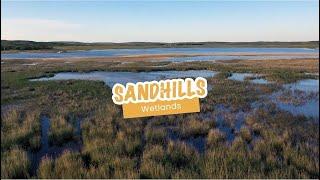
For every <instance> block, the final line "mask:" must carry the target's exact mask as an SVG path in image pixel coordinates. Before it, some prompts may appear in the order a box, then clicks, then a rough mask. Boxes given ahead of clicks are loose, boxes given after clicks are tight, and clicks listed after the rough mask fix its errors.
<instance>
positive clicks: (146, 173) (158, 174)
mask: <svg viewBox="0 0 320 180" xmlns="http://www.w3.org/2000/svg"><path fill="white" fill-rule="evenodd" d="M165 157H166V152H165V150H164V148H163V147H162V146H160V145H150V146H147V147H146V149H145V150H144V152H143V156H142V162H141V167H140V171H141V172H140V173H141V175H140V176H141V178H169V177H170V173H169V172H170V170H168V166H165V164H164V161H165Z"/></svg>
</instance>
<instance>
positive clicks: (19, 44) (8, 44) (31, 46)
mask: <svg viewBox="0 0 320 180" xmlns="http://www.w3.org/2000/svg"><path fill="white" fill-rule="evenodd" d="M200 47H208V48H209V47H211V48H227V47H256V48H262V47H269V48H272V47H274V48H275V47H283V48H284V47H286V48H319V41H306V42H264V41H261V42H177V43H160V42H127V43H107V42H96V43H83V42H68V41H56V42H35V41H18V40H17V41H11V40H10V41H9V40H1V51H6V50H18V51H19V50H89V49H115V48H128V49H130V48H200Z"/></svg>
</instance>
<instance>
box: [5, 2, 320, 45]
mask: <svg viewBox="0 0 320 180" xmlns="http://www.w3.org/2000/svg"><path fill="white" fill-rule="evenodd" d="M318 32H319V2H318V1H317V0H309V1H288V0H286V1H196V0H195V1H190V0H189V1H181V0H178V1H177V0H176V1H165V0H162V1H154V0H151V1H135V0H131V1H121V0H118V1H115V0H109V1H107V0H106V1H102V0H100V1H92V0H91V1H77V0H73V1H61V0H60V1H53V0H50V1H48V0H44V1H26V0H24V1H23V0H20V1H12V0H2V1H1V39H2V40H4V39H6V40H34V41H82V42H144V41H145V42H187V41H193V42H196V41H198V42H199V41H233V42H237V41H246V42H247V41H312V40H319V33H318Z"/></svg>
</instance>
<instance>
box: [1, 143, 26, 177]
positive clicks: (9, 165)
mask: <svg viewBox="0 0 320 180" xmlns="http://www.w3.org/2000/svg"><path fill="white" fill-rule="evenodd" d="M29 170H30V161H29V159H28V155H27V152H26V151H24V150H22V149H20V148H13V149H11V150H9V151H7V152H4V153H1V178H3V179H14V178H29V177H30V175H29Z"/></svg>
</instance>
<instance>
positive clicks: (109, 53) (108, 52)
mask: <svg viewBox="0 0 320 180" xmlns="http://www.w3.org/2000/svg"><path fill="white" fill-rule="evenodd" d="M210 53H286V54H291V53H293V55H294V53H311V54H310V55H313V56H318V53H319V50H317V49H307V48H149V49H105V50H86V51H68V52H64V53H55V52H42V53H29V52H20V53H10V54H1V59H30V58H79V57H117V56H130V55H144V54H186V55H192V54H210ZM288 56H290V55H288ZM199 58H201V57H199ZM210 58H211V57H210ZM214 58H215V59H220V60H226V59H234V58H239V57H237V56H236V57H230V56H216V57H214ZM241 58H249V59H250V58H252V57H250V56H246V57H241ZM271 58H272V57H271ZM188 59H190V58H185V60H188ZM177 60H183V58H180V59H177Z"/></svg>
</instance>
